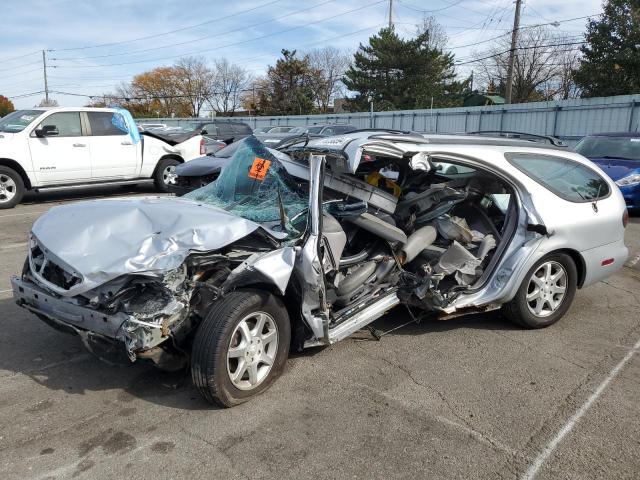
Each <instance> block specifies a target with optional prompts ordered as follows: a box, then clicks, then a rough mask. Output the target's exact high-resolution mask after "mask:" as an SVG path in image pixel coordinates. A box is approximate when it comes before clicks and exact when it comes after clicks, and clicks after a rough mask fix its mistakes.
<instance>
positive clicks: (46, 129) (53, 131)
mask: <svg viewBox="0 0 640 480" xmlns="http://www.w3.org/2000/svg"><path fill="white" fill-rule="evenodd" d="M34 133H35V134H36V137H39V138H43V137H55V136H56V135H58V134H59V133H60V132H59V131H58V127H56V126H55V125H43V126H42V128H38V129H36V130H35V132H34Z"/></svg>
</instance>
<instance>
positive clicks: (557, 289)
mask: <svg viewBox="0 0 640 480" xmlns="http://www.w3.org/2000/svg"><path fill="white" fill-rule="evenodd" d="M577 279H578V271H577V269H576V265H575V263H574V261H573V259H572V258H571V257H570V256H569V255H566V254H564V253H554V254H551V255H548V256H546V257H544V258H543V259H542V260H539V261H538V262H537V263H536V264H535V265H534V266H533V268H531V270H529V271H528V272H527V275H526V276H525V279H524V281H523V282H522V285H520V288H519V289H518V292H517V293H516V296H515V297H514V298H513V300H511V301H510V302H509V303H506V304H505V305H503V306H502V311H503V312H504V314H505V315H506V316H507V317H508V318H509V319H511V320H512V321H514V322H516V323H518V324H520V325H522V326H524V327H527V328H543V327H548V326H549V325H552V324H554V323H556V322H557V321H558V320H560V319H561V318H562V316H563V315H564V314H565V313H566V312H567V310H568V309H569V307H570V306H571V302H572V301H573V297H574V296H575V293H576V284H577Z"/></svg>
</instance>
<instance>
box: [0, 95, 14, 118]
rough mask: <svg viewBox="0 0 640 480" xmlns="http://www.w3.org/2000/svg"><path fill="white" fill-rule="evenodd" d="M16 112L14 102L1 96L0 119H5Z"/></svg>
mask: <svg viewBox="0 0 640 480" xmlns="http://www.w3.org/2000/svg"><path fill="white" fill-rule="evenodd" d="M14 110H15V107H14V106H13V102H12V101H11V100H9V99H8V98H7V97H5V96H4V95H0V117H4V116H5V115H7V114H9V113H11V112H13V111H14Z"/></svg>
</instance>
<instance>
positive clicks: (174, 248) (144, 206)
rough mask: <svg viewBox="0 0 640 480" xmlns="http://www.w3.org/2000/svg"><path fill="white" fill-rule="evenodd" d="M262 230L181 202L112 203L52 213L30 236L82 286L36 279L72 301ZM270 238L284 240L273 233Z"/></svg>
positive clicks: (78, 205) (172, 266)
mask: <svg viewBox="0 0 640 480" xmlns="http://www.w3.org/2000/svg"><path fill="white" fill-rule="evenodd" d="M259 228H263V227H261V225H260V224H258V223H256V222H252V221H251V220H246V219H244V218H241V217H238V216H236V215H233V214H231V213H227V212H225V211H224V210H222V209H220V208H217V207H214V206H211V205H206V204H204V203H198V202H194V201H191V200H183V199H177V198H167V197H164V198H163V197H155V198H142V199H139V198H136V199H133V198H131V199H108V200H96V201H90V202H82V203H74V204H69V205H63V206H59V207H54V208H52V209H51V210H49V211H48V212H47V213H46V214H45V215H43V216H41V217H40V218H39V219H38V220H37V221H36V222H35V224H34V225H33V229H32V234H33V237H35V238H34V240H33V241H35V242H38V243H39V244H40V246H41V248H42V249H43V251H44V252H45V256H47V257H48V258H49V259H50V260H52V261H53V262H55V263H57V264H58V265H60V266H61V267H62V268H64V269H65V270H67V271H70V272H72V273H74V274H77V275H78V276H80V277H81V278H82V282H80V283H79V284H77V285H75V286H73V287H71V288H70V289H68V290H65V289H63V288H61V287H59V286H57V285H54V284H52V283H50V282H48V281H47V280H45V279H44V278H42V276H39V275H38V274H37V270H36V269H35V268H33V265H32V271H33V272H34V275H35V276H36V278H37V279H38V280H39V281H40V282H42V283H43V284H44V285H46V286H47V287H48V288H50V289H51V290H53V291H54V292H56V293H57V294H59V295H63V296H67V297H72V296H75V295H78V294H81V293H85V292H87V291H89V290H92V289H94V288H96V287H98V286H100V285H102V284H104V283H106V282H108V281H110V280H113V279H115V278H117V277H119V276H122V275H125V274H144V275H154V274H158V273H162V272H166V271H169V270H172V269H175V268H177V267H178V266H180V265H181V264H182V262H184V260H185V258H186V257H187V256H188V255H189V253H190V252H208V251H212V250H217V249H220V248H222V247H225V246H226V245H229V244H230V243H233V242H235V241H237V240H239V239H241V238H244V237H246V236H247V235H249V234H250V233H252V232H254V231H256V230H257V229H259ZM264 230H265V231H267V232H269V233H270V234H271V235H272V236H274V237H276V238H277V237H278V236H281V234H279V233H276V232H272V231H269V230H267V229H264Z"/></svg>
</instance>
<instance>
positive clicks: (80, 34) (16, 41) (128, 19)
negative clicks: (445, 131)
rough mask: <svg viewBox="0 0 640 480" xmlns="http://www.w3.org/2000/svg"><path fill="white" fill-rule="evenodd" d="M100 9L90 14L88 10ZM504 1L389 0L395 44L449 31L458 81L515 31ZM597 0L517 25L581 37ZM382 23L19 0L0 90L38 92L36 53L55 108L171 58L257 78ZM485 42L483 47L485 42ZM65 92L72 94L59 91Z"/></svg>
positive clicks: (526, 7)
mask: <svg viewBox="0 0 640 480" xmlns="http://www.w3.org/2000/svg"><path fill="white" fill-rule="evenodd" d="M98 5H99V7H98ZM514 10H515V4H514V1H513V0H429V1H426V0H393V15H392V18H393V22H394V25H395V28H396V29H397V31H398V32H399V33H400V34H401V35H402V36H404V37H407V38H408V37H411V36H413V35H414V34H415V31H416V25H417V24H418V23H420V22H421V20H422V18H423V17H425V16H433V17H435V18H436V20H437V21H438V22H439V23H440V25H442V26H443V27H444V29H445V31H446V33H447V36H448V42H447V45H446V47H445V50H448V51H451V52H453V53H454V54H455V58H456V61H457V62H459V63H465V64H464V65H461V66H459V67H457V70H458V73H459V74H460V76H464V77H466V76H468V75H469V73H470V72H471V70H473V63H466V62H469V61H470V60H474V59H477V58H480V56H481V55H482V52H483V51H485V49H486V48H488V47H490V46H491V45H492V43H493V41H491V40H489V39H492V38H493V37H496V36H499V35H504V34H505V33H506V34H507V35H508V31H509V30H510V29H511V28H512V26H513V15H514ZM601 11H602V6H601V0H563V1H562V2H558V1H557V0H525V1H524V2H523V10H522V15H521V25H535V24H541V23H550V22H554V21H562V22H561V24H560V25H559V26H556V27H553V28H554V30H555V31H557V32H558V33H562V34H566V35H580V34H581V33H583V32H584V30H585V25H586V22H587V19H585V18H582V19H577V20H572V21H563V20H567V19H572V18H576V17H583V16H586V15H595V14H599V13H600V12H601ZM388 22H389V0H297V1H295V0H233V1H231V0H209V1H194V0H111V1H108V2H104V1H101V2H97V1H81V0H23V1H21V2H11V6H10V7H6V8H3V22H2V28H1V29H0V95H5V96H7V97H9V98H11V100H12V101H13V103H14V105H15V106H16V108H29V107H32V106H34V105H35V104H37V103H38V102H39V101H40V100H41V99H42V98H43V97H44V94H42V93H36V92H40V91H42V90H44V80H43V65H42V50H45V53H46V62H47V75H48V80H49V89H50V90H52V91H56V92H65V93H66V94H61V93H54V94H52V95H51V97H52V98H54V99H56V100H57V101H58V103H59V104H60V105H61V106H79V105H85V104H86V103H88V101H89V98H88V97H86V96H82V95H100V94H102V93H106V92H110V91H113V89H114V87H115V86H116V85H118V84H120V83H121V82H127V81H130V80H131V78H132V77H133V76H134V75H136V74H138V73H142V72H144V71H146V70H150V69H152V68H155V67H158V66H163V65H171V64H172V63H173V62H174V61H175V60H177V59H178V58H180V57H181V56H189V55H196V56H202V57H204V58H205V59H206V60H207V61H209V62H211V63H213V61H214V60H215V59H219V58H223V57H224V58H227V59H228V60H229V61H231V62H233V63H237V64H240V65H242V66H243V67H245V68H246V69H248V70H249V71H250V72H251V73H252V74H253V75H261V74H264V73H265V71H266V69H267V66H268V65H273V64H274V63H275V61H276V59H277V58H278V57H279V56H280V50H281V49H283V48H287V49H289V50H292V49H297V50H298V51H305V50H310V49H313V48H321V47H324V46H334V47H337V48H340V49H343V50H345V51H348V52H354V51H355V50H356V49H357V48H358V45H359V44H360V43H366V42H367V39H368V38H369V36H371V35H372V34H374V33H375V32H377V31H378V30H379V29H380V28H381V27H383V26H385V25H387V24H388ZM487 40H489V41H487ZM69 93H71V94H74V95H68V94H69Z"/></svg>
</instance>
